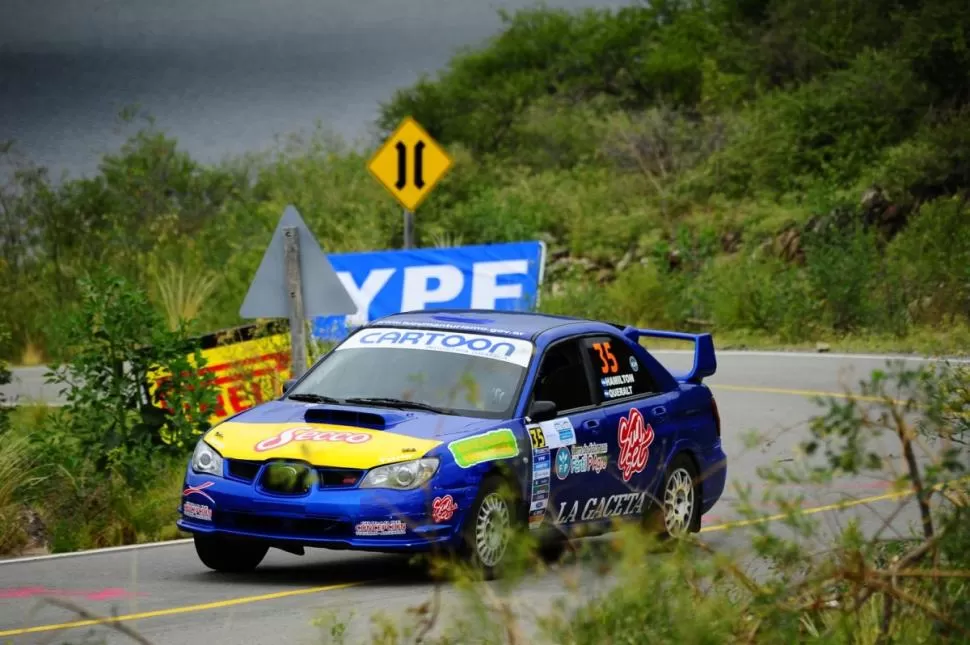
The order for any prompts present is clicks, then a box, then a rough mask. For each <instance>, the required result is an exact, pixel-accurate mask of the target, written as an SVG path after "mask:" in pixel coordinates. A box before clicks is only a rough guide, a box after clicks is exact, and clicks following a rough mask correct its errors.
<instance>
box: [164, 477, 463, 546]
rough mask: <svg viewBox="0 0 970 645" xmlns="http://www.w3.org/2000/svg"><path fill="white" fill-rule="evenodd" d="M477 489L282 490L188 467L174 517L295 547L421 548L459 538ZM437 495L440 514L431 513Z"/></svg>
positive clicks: (209, 530) (199, 528) (187, 525)
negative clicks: (300, 492) (282, 492)
mask: <svg viewBox="0 0 970 645" xmlns="http://www.w3.org/2000/svg"><path fill="white" fill-rule="evenodd" d="M475 493H476V489H475V487H473V486H468V487H451V488H448V489H443V488H438V487H436V485H435V480H434V479H432V481H431V482H430V484H429V486H426V487H425V488H423V489H418V490H413V491H398V490H390V489H360V488H356V487H352V488H342V489H324V488H315V489H313V490H311V491H309V492H308V493H306V494H304V495H299V496H297V495H277V494H268V493H265V492H262V491H261V490H259V489H258V488H257V487H256V486H255V485H254V484H253V483H244V482H240V481H235V480H233V479H230V478H223V477H212V476H208V475H200V474H197V473H195V472H193V471H191V470H189V472H188V473H187V474H186V477H185V482H184V486H183V493H182V497H181V501H180V503H179V508H178V511H179V519H178V520H177V522H176V524H177V526H178V528H179V529H181V530H182V531H186V532H189V533H194V534H196V533H198V534H217V535H226V536H236V537H245V538H253V539H260V540H265V541H269V542H273V543H278V544H286V545H291V546H310V547H323V548H330V549H354V550H363V551H404V552H408V551H412V552H418V551H427V550H430V549H431V548H433V547H434V545H442V544H445V545H447V544H448V543H450V542H452V541H454V540H457V539H458V538H459V536H460V527H461V523H462V520H463V518H464V515H465V513H466V511H467V509H468V508H469V507H471V505H472V503H473V501H474V497H475ZM447 496H450V500H448V499H445V498H446V497H447ZM436 498H438V499H439V504H438V508H439V514H438V517H435V516H434V514H433V512H432V508H433V502H434V500H435V499H436ZM449 510H450V511H451V512H450V516H449V512H448V511H449Z"/></svg>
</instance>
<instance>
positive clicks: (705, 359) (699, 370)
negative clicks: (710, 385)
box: [623, 327, 717, 383]
mask: <svg viewBox="0 0 970 645" xmlns="http://www.w3.org/2000/svg"><path fill="white" fill-rule="evenodd" d="M623 335H624V336H626V337H627V338H629V339H630V340H632V341H633V342H634V343H638V344H639V342H640V339H641V338H642V337H644V336H646V337H648V338H674V339H677V340H691V341H694V366H693V367H692V368H691V369H690V370H688V371H687V372H672V373H671V374H672V376H673V377H674V378H675V379H677V380H678V381H680V382H682V383H700V382H701V381H703V380H704V379H706V378H707V377H709V376H713V375H714V372H716V371H717V359H716V358H715V357H714V340H713V339H712V338H711V335H710V334H688V333H685V332H679V331H664V330H660V329H637V328H636V327H627V328H626V329H624V330H623Z"/></svg>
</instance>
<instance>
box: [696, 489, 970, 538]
mask: <svg viewBox="0 0 970 645" xmlns="http://www.w3.org/2000/svg"><path fill="white" fill-rule="evenodd" d="M968 481H970V477H958V478H957V479H954V480H951V481H948V482H941V483H939V484H936V485H934V486H930V487H929V488H928V490H931V491H938V490H940V489H942V488H943V487H944V486H946V485H947V484H957V483H963V482H968ZM915 494H916V491H914V490H913V489H909V490H902V491H895V492H892V493H883V494H882V495H873V496H871V497H861V498H858V499H850V500H845V501H842V502H836V503H834V504H825V505H823V506H812V507H809V508H804V509H799V510H797V511H792V512H791V513H776V514H775V515H765V516H764V517H755V518H752V519H749V520H737V521H734V522H725V523H723V524H712V525H711V526H705V527H703V528H701V530H700V532H701V533H711V532H714V531H726V530H728V529H733V528H740V527H742V526H753V525H756V524H766V523H768V522H776V521H778V520H783V519H786V518H788V517H790V516H792V515H795V516H801V515H815V514H816V513H825V512H826V511H841V510H843V509H846V508H851V507H852V506H862V505H864V504H872V503H874V502H885V501H888V500H891V499H899V498H901V497H910V496H912V495H915Z"/></svg>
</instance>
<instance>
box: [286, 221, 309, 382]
mask: <svg viewBox="0 0 970 645" xmlns="http://www.w3.org/2000/svg"><path fill="white" fill-rule="evenodd" d="M283 257H284V258H285V262H286V295H287V296H288V297H289V301H290V356H291V359H290V360H291V365H292V367H291V368H290V369H291V372H292V374H293V378H300V376H302V375H303V374H304V373H305V372H306V363H307V349H306V338H305V333H304V332H305V331H306V329H305V327H304V325H303V321H304V320H306V319H305V318H304V316H303V280H301V279H300V278H301V276H300V229H298V228H296V227H295V226H287V227H285V228H284V229H283Z"/></svg>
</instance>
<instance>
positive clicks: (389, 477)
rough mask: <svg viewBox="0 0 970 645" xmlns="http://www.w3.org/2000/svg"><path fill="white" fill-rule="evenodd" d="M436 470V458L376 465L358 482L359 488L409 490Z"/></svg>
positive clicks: (428, 477) (419, 484) (429, 477)
mask: <svg viewBox="0 0 970 645" xmlns="http://www.w3.org/2000/svg"><path fill="white" fill-rule="evenodd" d="M437 470H438V459H437V458H435V457H429V458H427V459H415V460H414V461H402V462H400V463H396V464H388V465H386V466H378V467H377V468H375V469H373V470H372V471H370V472H369V473H367V475H366V476H365V477H364V480H363V481H362V482H360V487H361V488H395V489H397V490H411V489H413V488H418V487H419V486H421V485H423V484H424V483H425V482H427V481H428V480H429V479H431V477H432V476H433V475H434V474H435V472H437Z"/></svg>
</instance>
